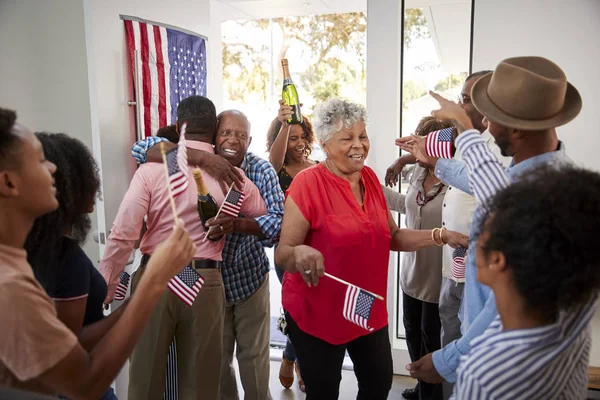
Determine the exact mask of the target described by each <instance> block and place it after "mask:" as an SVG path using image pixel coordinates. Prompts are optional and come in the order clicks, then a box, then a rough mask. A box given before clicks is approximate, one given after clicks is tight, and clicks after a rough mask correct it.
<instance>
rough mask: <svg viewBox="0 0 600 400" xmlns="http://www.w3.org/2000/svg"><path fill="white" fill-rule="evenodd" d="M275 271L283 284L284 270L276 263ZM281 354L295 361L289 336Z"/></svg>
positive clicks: (294, 353)
mask: <svg viewBox="0 0 600 400" xmlns="http://www.w3.org/2000/svg"><path fill="white" fill-rule="evenodd" d="M275 273H277V278H278V279H279V283H281V284H283V274H284V273H285V270H284V269H283V268H280V267H278V266H277V265H276V266H275ZM283 356H284V357H285V359H286V360H288V361H290V362H296V351H295V350H294V346H293V345H292V342H291V341H290V339H289V338H288V340H287V342H286V344H285V349H284V350H283Z"/></svg>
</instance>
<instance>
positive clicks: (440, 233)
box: [435, 228, 444, 247]
mask: <svg viewBox="0 0 600 400" xmlns="http://www.w3.org/2000/svg"><path fill="white" fill-rule="evenodd" d="M437 229H438V231H439V239H440V240H439V241H437V240H436V241H435V244H437V245H438V246H440V247H442V246H443V245H444V241H443V240H442V228H437Z"/></svg>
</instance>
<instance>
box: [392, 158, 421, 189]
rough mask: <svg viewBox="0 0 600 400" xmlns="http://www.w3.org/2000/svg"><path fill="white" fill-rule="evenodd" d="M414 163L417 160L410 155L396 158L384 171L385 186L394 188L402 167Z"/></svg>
mask: <svg viewBox="0 0 600 400" xmlns="http://www.w3.org/2000/svg"><path fill="white" fill-rule="evenodd" d="M416 162H417V158H416V157H415V156H413V155H412V154H410V153H408V154H405V155H403V156H402V157H398V158H397V159H396V161H394V162H393V163H392V165H390V166H389V167H388V169H387V170H386V171H385V184H386V185H387V186H389V187H393V186H396V184H397V183H398V178H399V176H400V174H401V173H402V170H403V169H404V167H405V166H407V165H409V164H415V163H416Z"/></svg>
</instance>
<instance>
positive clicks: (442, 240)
mask: <svg viewBox="0 0 600 400" xmlns="http://www.w3.org/2000/svg"><path fill="white" fill-rule="evenodd" d="M444 231H447V229H446V228H442V229H440V241H441V242H442V243H443V244H442V246H445V245H447V244H448V241H447V240H446V241H444V236H443V235H442V233H443V232H444Z"/></svg>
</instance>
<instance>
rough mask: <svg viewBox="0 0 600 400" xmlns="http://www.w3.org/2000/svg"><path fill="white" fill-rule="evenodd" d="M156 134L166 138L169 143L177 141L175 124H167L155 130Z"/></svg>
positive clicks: (177, 135)
mask: <svg viewBox="0 0 600 400" xmlns="http://www.w3.org/2000/svg"><path fill="white" fill-rule="evenodd" d="M156 136H158V137H162V138H165V139H167V140H168V141H169V142H171V143H175V144H177V143H179V133H178V132H177V126H176V125H174V124H173V125H167V126H163V127H162V128H160V129H159V130H158V131H156Z"/></svg>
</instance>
